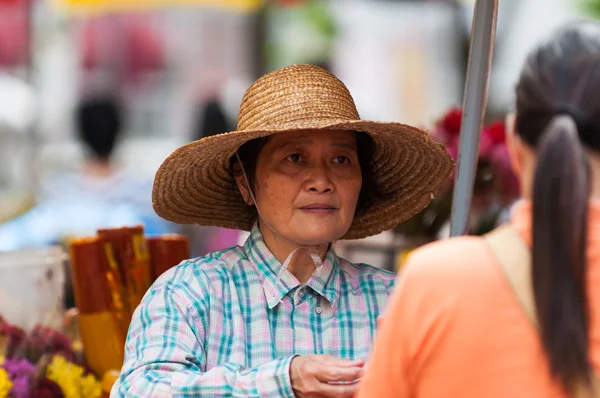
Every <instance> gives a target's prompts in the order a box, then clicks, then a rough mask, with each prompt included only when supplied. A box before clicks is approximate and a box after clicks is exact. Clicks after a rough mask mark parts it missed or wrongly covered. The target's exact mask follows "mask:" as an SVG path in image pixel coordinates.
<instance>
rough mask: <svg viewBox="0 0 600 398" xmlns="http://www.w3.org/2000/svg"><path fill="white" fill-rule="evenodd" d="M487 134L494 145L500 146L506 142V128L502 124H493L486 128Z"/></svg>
mask: <svg viewBox="0 0 600 398" xmlns="http://www.w3.org/2000/svg"><path fill="white" fill-rule="evenodd" d="M487 130H488V134H489V136H490V138H491V140H492V143H493V144H494V145H497V144H501V143H503V142H504V141H505V140H506V126H505V125H504V122H500V121H498V122H495V123H492V124H490V125H489V126H488V127H487Z"/></svg>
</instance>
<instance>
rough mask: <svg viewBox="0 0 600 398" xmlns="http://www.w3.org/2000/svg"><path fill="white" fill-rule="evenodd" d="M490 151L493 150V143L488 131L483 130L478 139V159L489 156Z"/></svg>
mask: <svg viewBox="0 0 600 398" xmlns="http://www.w3.org/2000/svg"><path fill="white" fill-rule="evenodd" d="M492 149H494V141H493V139H492V137H491V135H490V131H489V130H488V129H485V128H484V129H483V131H482V132H481V137H480V139H479V159H481V158H487V157H488V156H490V154H491V152H492Z"/></svg>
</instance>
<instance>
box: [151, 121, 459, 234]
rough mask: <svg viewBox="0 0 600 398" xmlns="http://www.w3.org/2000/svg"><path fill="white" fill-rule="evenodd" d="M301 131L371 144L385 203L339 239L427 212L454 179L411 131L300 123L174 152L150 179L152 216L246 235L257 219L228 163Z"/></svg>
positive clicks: (438, 148)
mask: <svg viewBox="0 0 600 398" xmlns="http://www.w3.org/2000/svg"><path fill="white" fill-rule="evenodd" d="M308 124H310V125H308ZM305 129H311V130H319V129H323V130H326V129H329V130H348V131H360V132H365V133H367V134H369V135H370V136H371V137H372V139H373V140H374V142H375V146H376V149H375V154H374V156H373V162H374V165H375V170H374V176H375V179H376V180H377V182H378V184H379V185H380V187H381V188H382V190H383V192H385V193H387V195H386V198H385V200H383V201H380V202H378V203H374V204H373V206H371V207H370V208H369V209H368V210H366V211H364V212H362V213H361V214H359V215H356V216H355V218H354V220H353V222H352V225H351V227H350V229H349V230H348V232H347V233H346V235H345V236H344V237H342V239H360V238H365V237H368V236H372V235H376V234H378V233H380V232H382V231H386V230H389V229H391V228H393V227H395V226H396V225H398V224H399V223H401V222H403V221H405V220H407V219H409V218H410V217H412V216H413V215H415V214H416V213H418V212H419V211H421V210H422V209H424V208H425V207H426V206H427V205H428V203H429V202H430V200H431V198H432V197H433V195H434V194H435V193H436V191H437V190H438V188H439V187H440V186H441V184H442V183H443V182H444V181H445V180H446V179H447V178H448V177H449V176H450V175H451V173H452V169H453V161H452V158H451V157H450V155H448V152H447V151H446V149H445V148H444V146H443V145H441V144H439V143H436V142H434V141H432V140H431V139H430V138H429V134H428V133H427V132H426V131H424V130H421V129H418V128H416V127H412V126H408V125H404V124H400V123H383V122H372V121H364V120H357V121H348V120H341V119H338V120H335V119H330V120H327V121H322V122H321V124H320V125H318V123H317V125H316V126H315V122H314V121H312V122H311V123H307V122H306V121H298V122H291V123H286V124H285V126H284V128H282V127H279V128H273V129H261V130H254V131H235V132H231V133H226V134H221V135H217V136H212V137H207V138H204V139H202V140H199V141H194V142H192V143H189V144H187V145H184V146H182V147H180V148H178V149H177V150H175V151H174V152H173V153H172V154H171V155H170V156H169V157H168V158H167V159H166V160H165V161H164V162H163V164H162V165H161V166H160V168H159V170H158V172H157V173H156V178H155V180H154V188H153V192H152V202H153V205H154V209H155V211H156V213H157V214H158V215H160V216H161V217H164V218H166V219H167V220H170V221H173V222H177V223H183V224H200V225H212V226H219V227H224V228H232V229H240V230H250V229H251V228H252V226H253V224H254V222H255V221H256V220H255V217H256V213H255V211H253V209H252V208H251V207H249V206H248V205H247V204H246V203H245V202H244V201H243V199H242V196H241V194H240V192H239V190H238V189H237V187H236V185H235V181H234V178H233V176H232V175H231V172H230V159H231V157H232V156H233V155H234V154H235V152H236V151H237V150H238V148H239V147H240V146H241V145H243V144H244V143H246V142H248V141H250V140H252V139H255V138H259V137H266V136H269V135H272V134H280V133H285V132H289V131H297V130H305Z"/></svg>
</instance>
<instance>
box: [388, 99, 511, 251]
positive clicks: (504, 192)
mask: <svg viewBox="0 0 600 398" xmlns="http://www.w3.org/2000/svg"><path fill="white" fill-rule="evenodd" d="M461 123H462V110H461V109H460V108H453V109H450V110H449V111H448V112H447V113H446V114H445V115H444V116H443V117H442V118H441V119H440V120H439V121H437V123H436V124H435V128H434V129H433V131H432V134H431V138H432V139H434V140H436V141H438V142H440V143H442V144H443V145H444V146H445V147H446V149H447V151H448V153H449V154H450V156H452V158H453V159H454V161H455V162H456V161H458V147H459V137H460V128H461ZM453 188H454V176H453V177H452V178H450V179H449V180H448V181H447V182H446V183H445V184H444V185H443V186H442V187H441V188H440V190H439V191H438V193H437V195H436V196H435V198H434V199H433V200H432V201H431V203H430V204H429V205H428V206H427V207H426V208H425V209H424V210H423V211H421V212H420V213H419V214H417V215H416V216H414V217H413V218H411V219H410V220H408V221H406V222H404V223H402V224H400V225H398V226H397V227H396V229H395V231H396V232H397V233H399V234H403V235H405V236H409V237H424V238H428V239H430V240H433V239H437V238H439V237H440V235H441V234H442V230H443V229H444V227H446V226H447V225H448V223H449V222H450V215H451V211H452V195H453ZM519 195H520V188H519V183H518V180H517V178H516V177H515V175H514V174H513V172H512V169H511V167H510V161H509V157H508V149H507V146H506V130H505V125H504V122H503V121H496V122H493V123H491V124H488V125H486V126H484V128H483V130H482V132H481V139H480V145H479V158H478V163H477V170H476V174H475V185H474V188H473V202H472V208H471V216H470V219H469V231H468V232H469V233H470V234H472V235H483V234H485V233H487V232H489V231H491V230H492V229H494V228H495V227H496V226H497V224H498V223H499V221H500V219H501V216H502V214H503V213H504V211H505V210H506V208H507V207H508V206H509V205H510V204H511V203H512V202H514V201H515V200H516V199H517V198H518V197H519Z"/></svg>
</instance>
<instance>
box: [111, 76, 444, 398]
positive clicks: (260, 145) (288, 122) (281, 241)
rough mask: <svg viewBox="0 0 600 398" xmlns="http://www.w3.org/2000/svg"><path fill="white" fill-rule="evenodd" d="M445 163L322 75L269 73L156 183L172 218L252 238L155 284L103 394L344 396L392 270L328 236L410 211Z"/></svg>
mask: <svg viewBox="0 0 600 398" xmlns="http://www.w3.org/2000/svg"><path fill="white" fill-rule="evenodd" d="M451 170H452V161H451V158H450V156H449V155H448V154H447V153H446V151H445V150H444V149H443V147H441V146H440V145H438V144H436V143H434V142H433V141H432V140H429V139H428V137H427V134H426V133H425V132H424V131H423V130H421V129H418V128H415V127H411V126H407V125H404V124H399V123H382V122H370V121H362V120H360V118H359V115H358V112H357V110H356V106H355V104H354V100H353V99H352V97H351V95H350V93H349V92H348V89H347V88H346V86H345V85H344V84H343V83H342V82H341V81H339V80H338V79H337V78H336V77H335V76H333V75H332V74H330V73H329V72H327V71H325V70H324V69H322V68H319V67H316V66H313V65H293V66H289V67H285V68H283V69H280V70H277V71H275V72H272V73H270V74H267V75H265V76H263V77H262V78H260V79H259V80H257V81H256V82H255V83H254V84H253V85H252V86H251V87H250V88H249V89H248V90H247V92H246V94H245V96H244V99H243V100H242V105H241V107H240V112H239V116H238V129H237V131H235V132H232V133H228V134H218V135H215V136H211V137H207V138H203V139H201V140H199V141H195V142H192V143H190V144H187V145H185V146H183V147H181V148H179V149H178V150H176V151H175V152H174V153H173V154H171V156H169V158H167V160H165V162H164V163H163V164H162V166H161V167H160V169H159V171H158V173H157V175H156V178H155V182H154V189H153V203H154V207H155V209H156V211H157V213H158V214H160V215H161V216H163V217H165V218H167V219H169V220H171V221H175V222H180V223H197V224H201V225H214V226H221V227H227V228H235V229H240V230H246V231H251V233H250V236H249V238H248V240H247V241H246V243H245V245H244V246H243V247H239V246H238V247H232V248H230V249H226V250H223V251H217V252H213V253H210V254H209V255H207V256H205V257H202V258H196V259H191V260H188V261H184V262H183V263H182V264H180V265H179V266H177V267H175V268H173V269H171V270H170V271H168V272H166V273H165V274H163V275H162V276H161V277H160V278H159V279H158V280H157V281H156V282H155V283H154V285H153V286H152V287H151V288H150V290H149V292H148V293H147V294H146V296H145V297H144V299H143V301H142V303H141V304H140V306H139V307H138V308H137V310H136V311H135V313H134V315H133V319H132V322H131V326H130V329H129V334H128V337H127V342H126V346H125V362H124V364H123V368H122V371H121V376H120V378H119V380H118V381H117V383H116V384H115V385H114V387H113V389H112V392H111V396H112V397H151V396H177V397H196V396H213V397H215V396H219V397H231V396H236V397H294V396H296V397H312V396H320V397H352V396H353V395H354V394H355V393H356V388H357V384H356V381H357V380H358V379H360V378H361V377H362V373H363V366H364V360H365V359H366V358H367V355H368V354H369V352H370V350H371V343H372V341H373V335H374V333H375V328H376V319H377V316H378V315H379V314H380V313H381V312H383V310H384V308H385V306H386V303H387V298H388V294H389V292H390V291H391V289H392V287H393V285H394V279H395V275H393V274H391V273H388V272H386V271H383V270H380V269H377V268H375V267H372V266H369V265H365V264H351V263H350V262H348V261H346V260H344V259H342V258H340V257H338V256H337V255H336V253H335V251H334V250H333V248H332V242H334V241H336V240H338V239H340V238H345V239H360V238H364V237H366V236H370V235H375V234H377V233H380V232H381V231H383V230H387V229H390V228H392V227H393V226H395V225H397V224H398V223H399V222H401V221H402V220H404V219H406V218H408V217H411V216H412V215H414V214H415V213H417V212H418V211H420V210H421V209H423V208H424V207H425V206H426V205H427V203H429V201H430V200H431V195H432V193H433V192H435V191H436V190H437V189H438V188H439V186H440V185H441V184H442V182H443V181H444V180H445V179H446V178H447V177H448V176H449V175H450V173H451Z"/></svg>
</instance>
